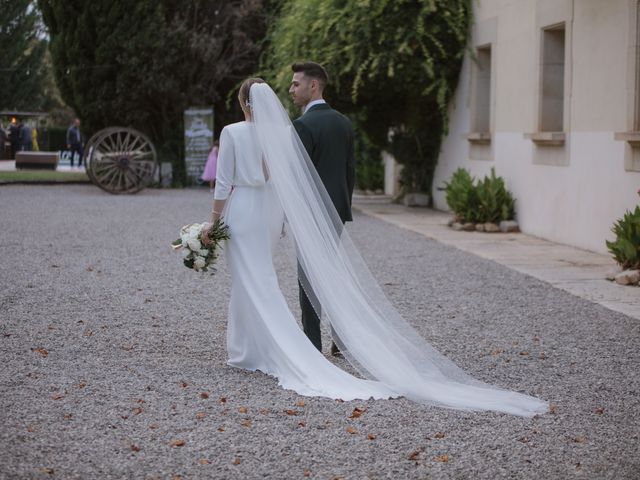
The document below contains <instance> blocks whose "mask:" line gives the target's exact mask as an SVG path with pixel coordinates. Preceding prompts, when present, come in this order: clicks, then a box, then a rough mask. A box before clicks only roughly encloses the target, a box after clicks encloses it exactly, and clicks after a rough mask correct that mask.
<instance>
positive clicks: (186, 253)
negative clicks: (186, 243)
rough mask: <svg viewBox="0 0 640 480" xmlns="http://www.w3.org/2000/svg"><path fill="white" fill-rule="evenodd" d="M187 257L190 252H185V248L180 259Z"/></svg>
mask: <svg viewBox="0 0 640 480" xmlns="http://www.w3.org/2000/svg"><path fill="white" fill-rule="evenodd" d="M189 255H191V251H190V250H187V249H186V248H185V249H183V250H182V258H185V259H186V258H187V257H188V256H189Z"/></svg>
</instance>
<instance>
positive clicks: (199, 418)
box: [196, 412, 207, 420]
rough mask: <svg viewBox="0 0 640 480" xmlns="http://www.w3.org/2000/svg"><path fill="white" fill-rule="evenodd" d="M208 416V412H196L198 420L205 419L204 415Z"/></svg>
mask: <svg viewBox="0 0 640 480" xmlns="http://www.w3.org/2000/svg"><path fill="white" fill-rule="evenodd" d="M206 416H207V414H206V413H204V412H198V413H196V418H197V419H198V420H202V419H203V418H204V417H206Z"/></svg>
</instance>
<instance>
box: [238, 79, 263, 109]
mask: <svg viewBox="0 0 640 480" xmlns="http://www.w3.org/2000/svg"><path fill="white" fill-rule="evenodd" d="M254 83H266V82H265V81H264V80H263V79H261V78H258V77H254V78H247V79H246V80H245V81H244V82H242V85H241V86H240V91H239V92H238V99H239V100H240V106H242V108H243V109H244V108H249V107H250V106H251V105H250V104H249V90H251V85H253V84H254Z"/></svg>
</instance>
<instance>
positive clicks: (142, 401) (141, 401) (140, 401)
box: [136, 398, 146, 403]
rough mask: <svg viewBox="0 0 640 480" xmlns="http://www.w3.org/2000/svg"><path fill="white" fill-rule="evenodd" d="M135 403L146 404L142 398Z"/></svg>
mask: <svg viewBox="0 0 640 480" xmlns="http://www.w3.org/2000/svg"><path fill="white" fill-rule="evenodd" d="M136 403H146V402H145V401H144V398H139V399H137V400H136Z"/></svg>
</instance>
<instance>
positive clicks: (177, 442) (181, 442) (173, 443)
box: [169, 440, 185, 447]
mask: <svg viewBox="0 0 640 480" xmlns="http://www.w3.org/2000/svg"><path fill="white" fill-rule="evenodd" d="M184 444H185V441H184V440H172V441H171V443H169V445H171V446H172V447H182V446H184Z"/></svg>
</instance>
